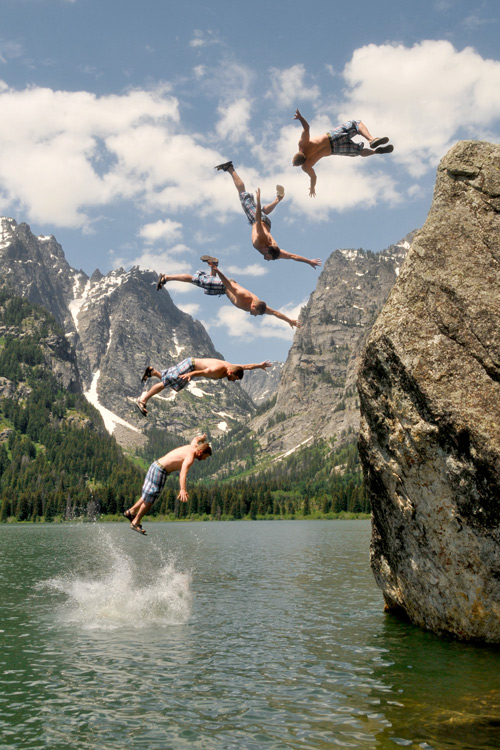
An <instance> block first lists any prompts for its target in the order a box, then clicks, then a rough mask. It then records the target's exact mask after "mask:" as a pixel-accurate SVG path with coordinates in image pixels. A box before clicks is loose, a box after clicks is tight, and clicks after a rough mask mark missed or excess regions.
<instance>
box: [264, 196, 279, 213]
mask: <svg viewBox="0 0 500 750" xmlns="http://www.w3.org/2000/svg"><path fill="white" fill-rule="evenodd" d="M283 197H284V193H283V194H282V195H281V194H280V193H278V194H277V195H276V198H275V199H274V200H273V202H272V203H268V204H267V206H262V213H263V214H266V216H267V215H268V214H270V213H271V211H273V210H274V209H275V208H276V206H277V205H278V203H281V201H282V200H283Z"/></svg>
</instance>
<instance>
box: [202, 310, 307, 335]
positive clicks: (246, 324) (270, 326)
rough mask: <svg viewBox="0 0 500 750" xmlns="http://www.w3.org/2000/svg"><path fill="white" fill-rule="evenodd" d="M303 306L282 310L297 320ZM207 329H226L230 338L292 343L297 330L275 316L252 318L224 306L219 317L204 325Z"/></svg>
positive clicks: (241, 311)
mask: <svg viewBox="0 0 500 750" xmlns="http://www.w3.org/2000/svg"><path fill="white" fill-rule="evenodd" d="M300 307H301V305H298V306H294V307H292V306H289V307H288V308H287V309H285V308H284V309H283V310H281V312H284V313H285V314H286V315H288V316H289V317H291V318H294V319H296V318H297V317H298V315H299V312H300ZM204 325H205V327H206V328H207V329H210V328H221V327H222V328H225V329H226V334H227V335H228V336H229V337H230V338H236V339H240V340H241V339H244V340H245V339H246V340H248V341H250V340H252V341H253V340H258V339H263V338H266V339H269V338H277V339H282V340H283V341H292V340H293V336H294V332H295V329H294V328H292V327H291V326H290V325H289V324H288V323H285V322H284V321H283V320H279V319H278V318H275V317H274V316H273V315H261V316H258V317H252V316H251V315H249V314H248V313H247V312H244V311H243V310H239V309H238V308H236V307H233V306H232V305H223V306H222V307H220V308H219V309H218V311H217V315H216V316H215V317H214V318H212V319H211V320H210V321H207V322H206V323H204Z"/></svg>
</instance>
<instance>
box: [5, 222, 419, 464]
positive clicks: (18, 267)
mask: <svg viewBox="0 0 500 750" xmlns="http://www.w3.org/2000/svg"><path fill="white" fill-rule="evenodd" d="M411 239H412V235H408V236H407V237H406V238H404V240H402V241H400V242H398V243H397V244H395V245H392V246H391V247H389V248H388V249H387V250H384V251H383V252H381V253H378V254H375V253H372V252H370V251H366V250H362V249H358V250H354V249H350V250H345V249H344V250H335V251H334V252H333V253H332V254H331V255H330V257H329V258H328V260H327V261H326V263H325V265H324V268H323V270H322V272H321V275H320V277H319V279H318V283H317V286H316V289H315V291H314V292H313V294H312V295H311V297H310V299H309V302H308V304H307V305H306V307H305V308H303V310H302V313H301V321H302V328H301V329H299V330H298V331H297V333H296V335H295V339H294V343H293V345H292V348H291V349H290V352H289V355H288V359H287V361H286V363H274V367H273V368H272V370H270V371H267V372H263V371H260V370H257V371H251V372H247V373H245V379H244V381H242V382H241V383H229V382H225V381H218V382H213V381H210V380H196V381H194V382H193V383H190V384H189V385H188V386H187V387H186V388H185V389H184V390H183V391H181V392H180V393H175V392H173V391H170V390H169V391H168V392H167V391H165V392H164V393H162V394H161V395H160V396H157V397H156V398H155V399H154V400H153V401H151V402H150V409H149V418H148V419H147V420H145V419H144V417H142V416H141V414H140V413H139V411H138V410H137V408H136V406H135V404H134V401H135V400H136V399H137V397H138V395H139V393H140V392H141V390H142V388H143V384H142V383H141V377H142V374H143V372H144V370H145V367H146V366H147V365H153V366H154V367H156V368H157V369H163V368H165V367H168V366H170V365H171V364H173V363H175V362H177V361H179V360H181V359H184V358H185V357H188V356H193V355H198V356H207V357H218V358H224V357H223V355H222V354H221V353H219V352H217V351H216V350H215V348H214V345H213V343H212V341H211V339H210V337H209V335H208V333H207V332H206V330H205V328H204V327H203V325H202V324H201V323H200V322H199V321H197V320H195V319H193V318H192V317H191V316H190V315H189V314H187V313H184V312H182V311H181V310H179V308H178V307H176V305H175V304H174V303H173V302H172V299H171V297H170V295H169V294H168V292H167V291H166V290H164V292H163V293H162V294H157V291H156V283H157V275H156V274H155V273H153V272H152V271H148V270H142V269H140V268H138V267H134V268H132V269H131V270H128V271H126V270H124V269H123V268H119V269H115V270H113V271H110V272H109V273H108V274H106V275H103V274H102V273H101V272H100V271H99V270H96V271H94V273H93V274H92V275H91V276H90V277H89V276H88V275H87V274H85V273H84V272H83V271H82V270H76V269H74V268H72V267H71V266H70V265H69V263H68V262H67V260H66V258H65V255H64V251H63V249H62V247H61V245H60V244H59V243H58V242H57V240H56V239H55V237H54V236H52V235H51V236H38V237H37V236H35V235H34V234H33V233H32V232H31V229H30V227H29V226H28V225H27V224H25V223H20V224H17V223H16V222H15V221H14V220H13V219H11V218H2V219H0V272H1V273H2V276H3V279H4V281H5V283H6V284H7V285H8V286H9V287H10V288H11V289H12V290H13V291H14V292H15V293H16V294H18V295H20V296H25V297H27V298H29V300H30V301H31V302H34V303H36V304H38V305H41V306H42V307H44V308H45V309H47V310H48V311H49V312H50V313H51V314H52V315H53V316H54V317H55V319H56V321H57V322H58V323H59V325H60V326H61V328H62V329H63V330H64V332H65V334H66V341H67V344H68V352H67V353H66V355H65V356H66V358H67V359H68V358H69V360H70V361H71V368H70V369H71V372H72V374H71V377H70V376H69V375H67V377H66V380H67V381H68V382H65V383H64V385H65V386H69V385H70V382H69V381H71V388H73V389H74V390H76V391H81V392H83V393H85V395H86V397H87V399H88V400H89V401H90V402H91V403H92V404H93V405H94V406H96V407H97V408H98V409H99V411H100V412H101V415H102V417H103V419H104V423H105V425H106V427H107V429H108V431H109V432H111V433H112V434H113V435H114V436H115V437H116V439H117V441H118V442H119V443H120V444H121V445H122V447H125V448H127V449H130V450H135V449H137V448H138V447H140V446H142V445H143V444H144V443H145V441H146V439H147V435H148V432H149V431H150V430H152V429H154V428H161V429H168V431H169V432H170V433H174V435H178V436H182V437H185V438H188V439H190V438H191V437H192V435H193V434H194V432H195V431H198V430H203V431H205V432H208V433H209V435H211V436H217V435H222V434H224V433H227V432H229V431H230V430H231V428H232V427H234V426H236V425H238V424H241V423H243V424H246V425H248V426H249V427H250V429H251V430H252V431H254V433H255V435H256V437H257V439H258V441H259V444H260V446H261V448H262V449H265V451H266V453H267V454H269V453H270V454H272V455H280V454H283V453H287V452H289V451H292V450H294V449H296V448H297V447H299V446H301V445H305V444H307V443H309V442H311V441H312V440H314V439H315V438H326V439H334V440H337V441H339V442H342V441H347V442H349V441H351V442H352V441H353V440H355V433H357V429H358V425H359V405H358V401H357V395H356V390H355V380H356V373H357V367H358V364H359V358H360V353H361V350H362V347H363V344H364V341H365V340H366V337H367V335H368V333H369V331H370V329H371V326H372V324H373V322H374V320H375V318H376V317H377V315H378V312H379V311H380V310H381V308H382V306H383V304H384V302H385V300H386V298H387V296H388V294H389V291H390V289H391V287H392V286H393V284H394V282H395V280H396V278H397V275H398V272H399V268H400V266H401V264H402V263H403V261H404V258H405V256H406V253H407V251H408V248H409V247H410V244H411ZM0 374H1V373H0ZM68 378H69V380H68ZM269 399H270V400H269ZM266 406H267V408H266ZM257 407H258V408H257Z"/></svg>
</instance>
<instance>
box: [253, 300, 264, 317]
mask: <svg viewBox="0 0 500 750" xmlns="http://www.w3.org/2000/svg"><path fill="white" fill-rule="evenodd" d="M266 310H267V305H266V303H265V302H264V301H263V300H261V299H259V300H257V302H252V304H251V305H250V315H264V313H265V312H266Z"/></svg>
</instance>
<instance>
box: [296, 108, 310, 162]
mask: <svg viewBox="0 0 500 750" xmlns="http://www.w3.org/2000/svg"><path fill="white" fill-rule="evenodd" d="M293 119H294V120H298V121H299V122H300V124H301V125H302V134H301V136H300V140H299V151H302V152H303V150H304V148H307V145H308V144H309V123H308V122H307V120H306V119H305V117H302V115H301V114H300V112H299V110H298V109H296V110H295V114H294V116H293Z"/></svg>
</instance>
